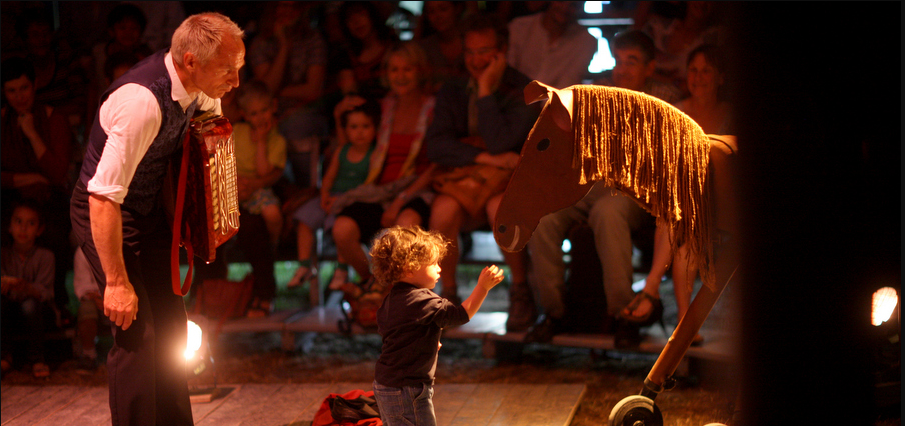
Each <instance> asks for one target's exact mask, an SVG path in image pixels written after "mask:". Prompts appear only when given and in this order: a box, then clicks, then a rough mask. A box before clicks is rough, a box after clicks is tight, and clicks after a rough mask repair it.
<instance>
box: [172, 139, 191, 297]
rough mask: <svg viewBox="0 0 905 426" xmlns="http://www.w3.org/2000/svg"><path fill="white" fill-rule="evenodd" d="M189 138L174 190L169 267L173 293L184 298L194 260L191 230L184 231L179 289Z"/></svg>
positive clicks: (189, 285)
mask: <svg viewBox="0 0 905 426" xmlns="http://www.w3.org/2000/svg"><path fill="white" fill-rule="evenodd" d="M190 141H191V137H190V136H189V134H188V133H187V134H186V136H185V142H184V143H183V146H182V167H181V168H180V169H179V183H178V184H177V189H176V212H175V214H174V215H173V244H172V247H171V250H170V266H171V275H172V281H173V293H175V294H176V295H177V296H185V295H186V294H188V292H189V288H191V286H192V264H193V260H194V255H195V253H194V250H192V242H191V239H190V238H191V230H190V229H189V228H186V229H185V234H186V242H185V250H186V254H187V255H188V259H189V272H188V274H186V276H185V283H184V284H182V287H181V288H180V286H179V284H180V280H179V241H180V239H181V237H182V210H183V205H184V204H185V181H186V177H187V175H188V168H189V143H190Z"/></svg>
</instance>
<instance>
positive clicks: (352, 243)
mask: <svg viewBox="0 0 905 426" xmlns="http://www.w3.org/2000/svg"><path fill="white" fill-rule="evenodd" d="M360 238H361V230H360V229H359V228H358V224H357V223H355V221H354V220H353V219H352V218H350V217H348V216H340V217H337V218H336V222H335V223H334V224H333V241H334V243H336V254H337V256H339V258H341V259H345V262H344V263H347V264H349V266H351V267H352V268H354V269H355V273H357V274H358V276H360V277H361V278H362V279H364V280H366V279H368V278H370V277H371V271H370V270H369V269H368V257H367V256H366V255H365V253H364V251H363V250H362V249H361V242H360V241H359V240H360Z"/></svg>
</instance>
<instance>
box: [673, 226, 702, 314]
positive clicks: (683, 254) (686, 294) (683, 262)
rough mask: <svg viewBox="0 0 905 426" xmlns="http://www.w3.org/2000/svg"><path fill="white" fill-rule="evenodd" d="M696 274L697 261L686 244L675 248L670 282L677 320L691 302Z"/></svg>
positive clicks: (686, 310)
mask: <svg viewBox="0 0 905 426" xmlns="http://www.w3.org/2000/svg"><path fill="white" fill-rule="evenodd" d="M697 274H698V269H697V262H695V258H694V255H693V254H692V253H691V250H689V249H688V244H683V245H682V246H681V247H679V248H678V249H677V250H676V256H675V261H674V262H673V268H672V282H673V287H674V290H675V293H676V305H677V306H678V309H679V321H681V320H682V317H684V316H685V313H686V312H688V306H689V305H690V304H691V291H692V289H693V286H694V280H695V278H697Z"/></svg>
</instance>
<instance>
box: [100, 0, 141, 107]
mask: <svg viewBox="0 0 905 426" xmlns="http://www.w3.org/2000/svg"><path fill="white" fill-rule="evenodd" d="M147 23H148V21H147V18H146V17H145V14H144V12H142V10H141V8H139V7H138V6H136V5H134V4H131V3H120V4H118V5H117V6H116V7H114V8H113V10H111V11H110V13H109V14H108V15H107V37H106V39H105V40H104V41H102V42H100V43H98V44H96V45H95V46H94V48H93V49H92V56H93V58H94V68H95V73H94V80H95V82H96V87H95V90H97V92H98V93H100V92H103V91H104V90H105V89H106V88H107V86H109V85H110V83H111V82H112V79H111V80H110V81H108V80H107V77H108V73H107V71H106V68H107V65H108V64H107V58H109V57H111V56H113V55H117V54H121V55H133V56H135V57H136V58H138V60H139V61H140V60H142V59H144V58H146V57H148V56H150V55H151V53H153V51H152V50H151V47H150V46H148V45H147V44H145V43H143V42H142V40H141V37H142V34H143V33H144V31H145V28H146V27H147ZM133 65H134V64H133ZM130 68H131V66H130ZM126 69H128V68H126Z"/></svg>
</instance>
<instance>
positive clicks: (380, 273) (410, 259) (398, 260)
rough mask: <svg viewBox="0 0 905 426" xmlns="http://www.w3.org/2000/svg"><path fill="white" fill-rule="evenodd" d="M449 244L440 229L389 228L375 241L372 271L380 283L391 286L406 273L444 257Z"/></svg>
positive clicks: (372, 253) (415, 227) (417, 227)
mask: <svg viewBox="0 0 905 426" xmlns="http://www.w3.org/2000/svg"><path fill="white" fill-rule="evenodd" d="M447 245H449V241H447V240H446V238H444V237H443V235H441V234H440V233H439V232H436V231H425V230H423V229H421V227H419V226H417V225H415V226H411V227H402V226H394V227H392V228H388V229H386V230H384V231H383V232H382V233H380V234H379V235H378V236H377V237H376V238H374V242H373V244H371V273H373V274H374V278H375V279H376V280H377V282H378V283H379V284H382V285H391V284H393V283H395V282H396V281H399V279H401V278H402V276H403V275H405V274H406V273H408V272H414V271H417V270H418V269H420V268H421V267H423V266H425V265H430V264H432V263H433V262H437V261H439V260H440V259H442V258H443V256H445V255H446V247H447Z"/></svg>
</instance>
